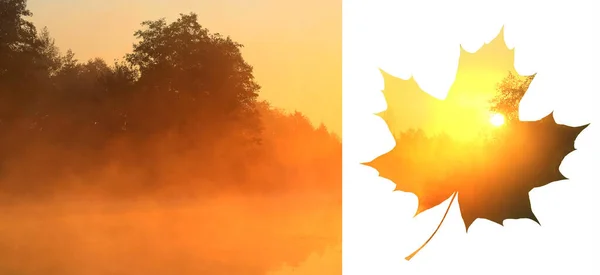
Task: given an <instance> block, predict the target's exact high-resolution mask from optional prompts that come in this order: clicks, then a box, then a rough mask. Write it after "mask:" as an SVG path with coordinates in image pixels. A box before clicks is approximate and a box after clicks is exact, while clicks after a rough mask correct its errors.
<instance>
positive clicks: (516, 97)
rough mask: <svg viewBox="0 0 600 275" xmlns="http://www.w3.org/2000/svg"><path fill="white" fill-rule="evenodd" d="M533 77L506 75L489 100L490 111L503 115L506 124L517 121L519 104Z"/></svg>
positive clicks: (510, 73)
mask: <svg viewBox="0 0 600 275" xmlns="http://www.w3.org/2000/svg"><path fill="white" fill-rule="evenodd" d="M534 78H535V75H530V76H525V77H523V76H520V75H515V74H513V73H512V72H509V73H508V76H506V77H505V78H504V79H503V80H502V81H501V82H500V83H498V85H497V93H496V95H495V96H494V98H492V100H491V102H490V103H491V104H492V106H491V108H490V110H491V111H493V112H496V113H500V114H503V115H504V117H505V118H506V120H507V122H508V123H512V122H515V121H518V120H519V102H520V101H521V98H523V95H525V92H526V91H527V89H528V88H529V85H530V84H531V81H533V79H534Z"/></svg>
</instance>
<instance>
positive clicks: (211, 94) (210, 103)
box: [126, 13, 260, 132]
mask: <svg viewBox="0 0 600 275" xmlns="http://www.w3.org/2000/svg"><path fill="white" fill-rule="evenodd" d="M197 19H198V18H197V15H196V14H194V13H191V14H187V15H185V14H181V16H180V18H178V19H177V20H176V21H175V22H173V23H171V24H167V23H166V21H165V20H164V19H160V20H156V21H146V22H143V23H142V25H143V26H144V27H145V28H144V29H142V30H139V31H137V32H135V36H136V38H138V39H139V42H138V43H136V44H135V45H134V49H133V52H132V53H131V54H128V55H127V56H126V59H127V61H128V62H129V63H130V64H131V65H132V66H134V67H136V68H137V69H138V70H139V72H140V79H139V81H138V84H139V89H140V92H142V93H143V94H144V97H145V105H146V106H145V107H147V108H148V109H149V110H152V111H150V112H159V111H160V112H161V113H162V114H164V115H165V116H163V117H160V118H158V117H153V119H154V121H153V123H154V125H156V124H157V123H159V124H162V128H164V127H167V126H166V125H177V126H178V127H194V126H195V125H197V124H198V123H201V124H203V126H202V129H204V130H205V131H206V130H208V129H207V128H208V127H207V126H210V128H211V131H214V132H216V131H217V129H218V128H227V127H226V126H231V123H223V122H225V121H228V122H236V123H234V124H235V126H234V128H236V129H237V131H238V132H248V131H250V132H256V131H257V130H258V128H257V123H258V121H257V120H256V99H257V97H258V91H259V89H260V86H259V85H258V84H257V83H256V82H254V76H253V74H252V70H253V68H252V66H250V65H249V64H248V63H246V61H245V60H244V59H243V57H242V55H241V52H240V49H241V48H242V47H243V46H242V45H241V44H239V43H237V42H234V41H233V40H231V38H229V37H223V36H221V35H220V34H218V33H215V34H211V33H210V32H209V30H208V29H206V28H203V27H202V26H201V25H200V24H199V23H198V20H197ZM161 110H162V111H161ZM167 110H168V111H167ZM167 114H168V115H167ZM146 115H147V113H145V114H143V115H141V116H142V117H139V116H138V118H137V120H136V122H138V123H140V124H141V121H142V120H143V119H147V116H146ZM190 120H195V121H196V122H191V121H190ZM215 121H217V122H215ZM142 128H144V127H142ZM222 130H224V129H222Z"/></svg>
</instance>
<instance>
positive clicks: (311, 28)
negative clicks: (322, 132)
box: [28, 0, 342, 134]
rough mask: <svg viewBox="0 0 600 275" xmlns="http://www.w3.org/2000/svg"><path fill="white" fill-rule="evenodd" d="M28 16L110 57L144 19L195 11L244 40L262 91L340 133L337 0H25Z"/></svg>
mask: <svg viewBox="0 0 600 275" xmlns="http://www.w3.org/2000/svg"><path fill="white" fill-rule="evenodd" d="M28 3H29V8H30V10H31V11H32V12H33V14H34V15H33V19H32V21H33V22H34V23H35V24H36V25H37V26H38V27H39V28H41V27H43V26H47V27H48V28H49V30H50V33H51V34H52V36H53V37H54V38H55V39H56V43H57V45H58V46H59V47H60V48H61V50H63V51H65V50H67V49H68V48H71V49H72V50H73V51H74V52H75V54H76V55H77V57H78V58H79V59H80V60H87V59H89V58H93V57H102V58H104V59H105V60H106V61H108V62H111V61H112V60H114V59H115V58H121V57H123V55H124V54H125V53H127V52H129V51H130V50H131V48H132V44H133V42H134V37H133V32H134V31H135V30H137V29H139V27H140V25H139V24H140V23H141V22H142V21H145V20H154V19H159V18H161V17H165V18H167V20H168V21H171V20H173V19H174V18H176V17H177V16H178V14H179V13H189V12H195V13H197V14H198V17H199V21H200V24H202V25H203V26H204V27H206V28H208V29H209V30H211V31H212V32H219V33H221V34H224V35H230V36H231V37H232V38H233V39H234V40H235V41H238V42H240V43H242V44H244V45H245V48H244V50H243V54H244V57H245V58H246V60H247V61H248V62H249V63H250V64H251V65H253V66H254V69H255V76H256V78H257V82H258V83H259V84H260V85H261V86H262V87H263V89H262V92H261V93H262V97H263V98H264V99H267V100H268V101H270V102H271V103H272V104H273V105H275V106H277V107H280V108H284V109H287V110H291V111H293V110H295V109H296V110H298V111H301V112H303V113H305V114H306V115H307V116H308V117H309V118H310V119H311V120H312V121H313V123H321V122H323V123H325V125H327V126H328V128H330V129H331V130H333V131H335V132H336V133H338V134H339V133H341V107H342V106H341V105H342V103H341V47H342V45H341V24H342V23H341V19H342V18H341V1H319V0H305V1H279V0H252V1H244V0H219V1H194V0H130V1H120V0H104V1H99V0H97V1H79V0H53V1H45V0H29V1H28Z"/></svg>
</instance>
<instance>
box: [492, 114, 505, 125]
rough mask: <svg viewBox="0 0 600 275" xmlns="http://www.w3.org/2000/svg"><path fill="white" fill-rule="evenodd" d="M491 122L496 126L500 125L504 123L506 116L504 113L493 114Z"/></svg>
mask: <svg viewBox="0 0 600 275" xmlns="http://www.w3.org/2000/svg"><path fill="white" fill-rule="evenodd" d="M490 123H491V124H492V125H494V126H496V127H500V126H502V125H503V124H504V116H503V115H502V114H493V115H492V116H491V117H490Z"/></svg>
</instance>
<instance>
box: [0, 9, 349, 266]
mask: <svg viewBox="0 0 600 275" xmlns="http://www.w3.org/2000/svg"><path fill="white" fill-rule="evenodd" d="M341 28H342V9H341V1H318V0H307V1H302V2H289V1H275V0H257V1H242V0H222V1H186V0H171V1H162V0H146V1H141V0H134V1H116V0H108V1H93V0H79V1H75V0H57V1H43V0H0V274H22V275H38V274H47V275H59V274H60V275H81V274H85V275H105V274H147V275H162V274H165V275H171V274H177V275H187V274H195V275H196V274H203V275H221V274H227V275H231V274H243V275H287V274H295V275H298V274H310V275H319V274H327V275H334V274H341V272H342V264H341V259H342V249H341V247H342V140H341V136H342V121H341V120H342V119H341V112H342V98H341V97H342V67H341V65H342V64H341V62H342V37H341V36H342V30H341Z"/></svg>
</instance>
